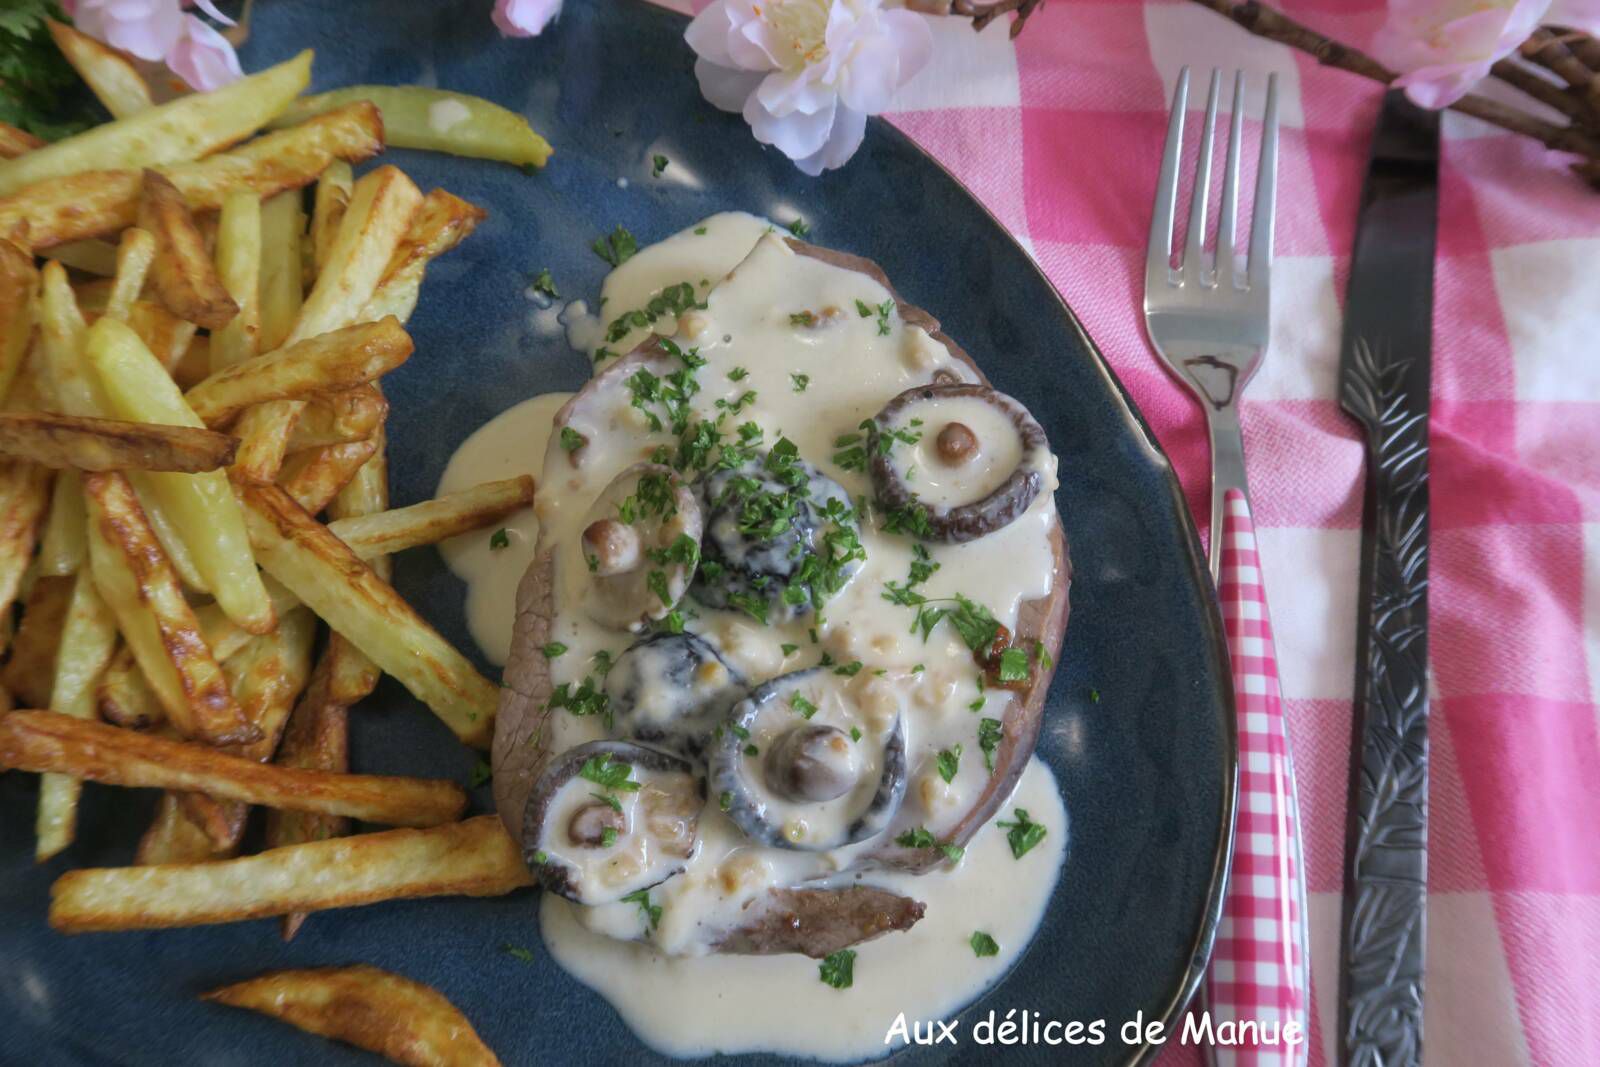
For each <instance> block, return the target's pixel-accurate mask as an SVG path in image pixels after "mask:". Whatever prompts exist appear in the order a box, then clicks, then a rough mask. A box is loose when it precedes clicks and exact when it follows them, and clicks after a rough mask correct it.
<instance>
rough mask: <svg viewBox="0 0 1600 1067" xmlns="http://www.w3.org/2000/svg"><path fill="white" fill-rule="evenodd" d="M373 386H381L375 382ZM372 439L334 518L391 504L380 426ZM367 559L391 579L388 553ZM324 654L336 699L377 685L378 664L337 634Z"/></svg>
mask: <svg viewBox="0 0 1600 1067" xmlns="http://www.w3.org/2000/svg"><path fill="white" fill-rule="evenodd" d="M373 388H374V389H377V388H378V387H377V386H376V385H374V386H373ZM380 395H381V393H380ZM373 440H374V441H375V442H376V443H377V446H378V449H377V452H376V453H374V454H373V456H372V458H371V459H369V460H367V461H366V462H365V463H363V464H362V465H361V469H360V470H358V471H356V474H355V477H354V478H351V479H350V482H349V484H348V485H346V486H345V487H344V488H343V489H340V490H339V493H338V495H337V496H335V497H334V498H333V500H332V501H330V502H329V504H328V514H329V515H331V516H332V517H333V518H335V519H339V518H356V517H359V516H361V515H370V514H373V513H375V512H379V511H383V510H385V509H387V508H388V506H389V459H388V456H387V454H386V449H387V441H386V439H385V436H384V432H383V429H382V428H381V427H380V428H379V430H378V432H377V433H376V434H375V435H374V437H373ZM366 562H367V566H369V567H371V568H372V572H373V573H374V574H376V575H377V576H378V577H379V578H382V579H383V580H384V581H386V582H387V581H388V580H389V576H390V574H391V573H392V572H393V570H394V568H393V566H392V565H391V564H392V561H391V560H390V559H389V557H388V556H386V555H379V556H374V557H371V558H368V559H367V561H366ZM325 658H326V659H327V661H328V679H329V683H328V685H329V692H330V694H331V695H332V697H333V699H335V700H338V701H342V702H343V703H345V704H354V703H356V702H357V701H358V700H361V699H363V698H364V697H366V695H367V694H368V693H370V692H372V691H373V689H375V688H377V685H378V679H379V677H380V676H381V674H382V672H381V671H379V670H378V666H377V664H375V663H373V662H372V660H371V659H369V658H368V657H367V655H366V654H365V653H364V652H362V651H361V650H360V649H359V648H357V647H356V646H355V645H352V644H351V643H350V642H349V641H347V640H345V639H344V638H343V637H340V636H339V635H338V634H331V635H329V637H328V650H327V652H326V653H325Z"/></svg>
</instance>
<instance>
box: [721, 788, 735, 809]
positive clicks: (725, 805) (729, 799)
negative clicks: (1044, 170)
mask: <svg viewBox="0 0 1600 1067" xmlns="http://www.w3.org/2000/svg"><path fill="white" fill-rule="evenodd" d="M717 807H719V808H721V809H722V810H723V811H727V810H728V809H729V808H731V807H733V794H732V793H731V792H729V791H728V790H726V789H724V790H723V791H722V795H721V796H719V797H718V798H717Z"/></svg>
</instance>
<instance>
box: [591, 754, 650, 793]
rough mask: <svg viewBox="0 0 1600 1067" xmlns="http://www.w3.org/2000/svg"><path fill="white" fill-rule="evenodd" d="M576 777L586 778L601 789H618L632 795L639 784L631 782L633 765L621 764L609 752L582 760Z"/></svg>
mask: <svg viewBox="0 0 1600 1067" xmlns="http://www.w3.org/2000/svg"><path fill="white" fill-rule="evenodd" d="M578 777H579V778H587V779H588V780H589V781H591V782H593V783H594V784H595V785H598V786H600V787H601V788H602V789H620V790H622V791H623V792H625V793H632V792H634V791H635V790H637V789H638V788H639V783H638V782H636V781H634V780H633V765H632V764H628V763H624V762H622V761H621V760H619V759H617V758H616V757H615V756H613V755H611V753H609V752H602V753H601V754H600V755H598V756H590V757H589V758H588V759H586V760H584V761H583V766H582V767H579V768H578Z"/></svg>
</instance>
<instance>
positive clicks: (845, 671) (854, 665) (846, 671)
mask: <svg viewBox="0 0 1600 1067" xmlns="http://www.w3.org/2000/svg"><path fill="white" fill-rule="evenodd" d="M833 673H834V674H837V675H840V676H842V677H845V678H854V677H855V676H856V675H858V674H860V673H861V661H860V660H858V659H853V660H851V661H850V662H849V663H841V664H840V665H839V666H837V667H835V668H834V669H833Z"/></svg>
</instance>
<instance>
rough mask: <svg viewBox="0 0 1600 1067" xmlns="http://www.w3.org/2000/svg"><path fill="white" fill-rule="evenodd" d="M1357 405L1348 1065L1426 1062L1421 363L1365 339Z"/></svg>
mask: <svg viewBox="0 0 1600 1067" xmlns="http://www.w3.org/2000/svg"><path fill="white" fill-rule="evenodd" d="M1355 356H1356V359H1355V363H1354V368H1353V369H1354V371H1355V374H1354V376H1352V377H1349V378H1347V380H1346V384H1345V389H1344V397H1343V400H1344V406H1345V408H1346V409H1347V410H1348V411H1349V412H1350V413H1351V414H1352V415H1354V416H1355V417H1356V419H1357V420H1358V421H1359V422H1361V423H1362V425H1363V426H1364V427H1365V429H1366V433H1367V499H1366V507H1365V516H1366V518H1365V521H1366V523H1367V531H1366V533H1365V535H1364V536H1363V538H1362V557H1361V605H1360V609H1359V611H1360V618H1359V626H1360V628H1359V630H1358V633H1357V644H1356V715H1357V719H1356V730H1357V737H1356V751H1355V760H1356V761H1357V762H1356V773H1355V774H1354V775H1353V776H1352V785H1351V796H1350V817H1349V826H1348V828H1347V837H1346V848H1347V852H1348V859H1347V863H1346V871H1347V884H1346V886H1345V893H1344V933H1343V937H1344V945H1343V948H1344V967H1343V977H1342V986H1343V988H1341V990H1340V1021H1341V1033H1340V1039H1341V1046H1342V1048H1343V1057H1344V1058H1343V1062H1344V1063H1345V1064H1348V1065H1359V1067H1408V1065H1417V1064H1420V1063H1421V1062H1422V990H1423V985H1422V977H1423V948H1424V945H1425V943H1426V936H1425V935H1426V927H1427V922H1426V920H1427V908H1426V905H1427V884H1428V856H1427V847H1428V417H1427V415H1426V413H1425V412H1426V408H1425V407H1419V406H1418V404H1417V402H1416V401H1417V397H1416V396H1414V395H1409V394H1410V393H1411V392H1412V388H1413V387H1420V388H1421V389H1423V390H1424V391H1425V390H1426V388H1427V379H1426V378H1423V379H1421V382H1420V383H1418V382H1416V381H1414V380H1413V381H1408V378H1409V377H1410V376H1411V374H1412V372H1413V366H1412V361H1411V360H1409V359H1405V358H1399V357H1396V356H1395V355H1394V353H1393V352H1392V351H1391V350H1390V348H1389V346H1387V345H1378V346H1369V345H1366V344H1363V343H1358V345H1357V347H1356V350H1355Z"/></svg>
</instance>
